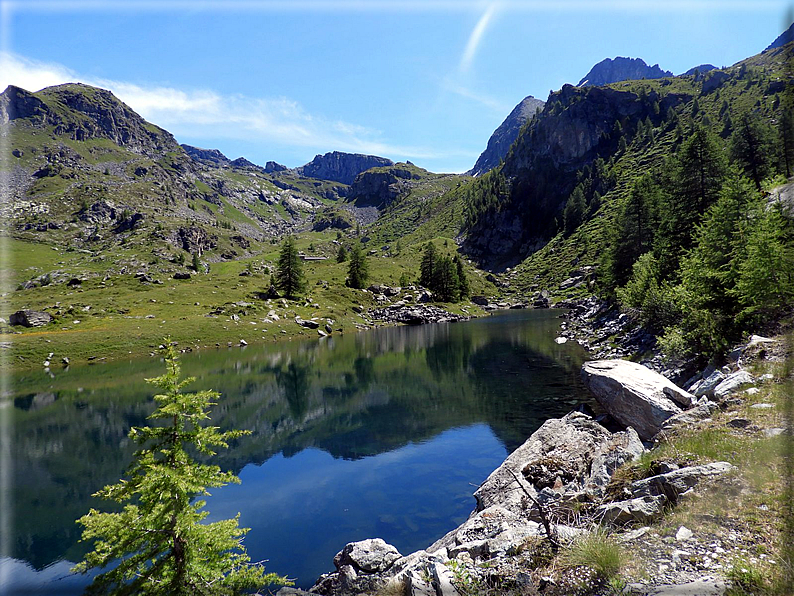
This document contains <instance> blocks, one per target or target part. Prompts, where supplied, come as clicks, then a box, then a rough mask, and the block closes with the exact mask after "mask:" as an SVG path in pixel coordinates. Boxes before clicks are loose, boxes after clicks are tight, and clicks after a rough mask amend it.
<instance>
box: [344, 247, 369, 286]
mask: <svg viewBox="0 0 794 596" xmlns="http://www.w3.org/2000/svg"><path fill="white" fill-rule="evenodd" d="M367 276H368V271H367V259H366V257H365V256H364V252H363V251H362V250H361V244H359V243H358V242H356V243H355V244H354V245H353V248H351V249H350V262H349V263H348V266H347V281H348V285H349V286H350V287H351V288H356V289H358V290H360V289H361V288H363V287H364V286H366V285H367Z"/></svg>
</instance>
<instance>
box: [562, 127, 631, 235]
mask: <svg viewBox="0 0 794 596" xmlns="http://www.w3.org/2000/svg"><path fill="white" fill-rule="evenodd" d="M618 124H619V123H618ZM586 209H587V205H586V203H585V199H584V192H583V191H582V186H581V185H579V186H577V187H576V188H574V189H573V192H572V193H571V196H570V197H568V202H566V203H565V209H563V212H562V222H563V227H564V229H565V235H566V236H569V235H571V234H572V233H573V232H574V230H576V228H578V227H579V225H581V223H582V220H583V219H584V214H585V211H586Z"/></svg>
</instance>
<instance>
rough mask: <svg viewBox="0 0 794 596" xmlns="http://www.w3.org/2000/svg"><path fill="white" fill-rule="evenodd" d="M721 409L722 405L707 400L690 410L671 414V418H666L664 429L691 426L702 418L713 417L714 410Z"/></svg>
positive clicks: (669, 429)
mask: <svg viewBox="0 0 794 596" xmlns="http://www.w3.org/2000/svg"><path fill="white" fill-rule="evenodd" d="M719 409H720V407H719V406H718V405H717V404H715V403H714V402H712V401H707V402H706V403H704V404H700V405H699V406H695V407H694V408H691V409H689V410H684V411H683V412H681V413H680V414H676V415H675V416H670V418H668V419H667V420H665V422H664V425H663V426H662V431H664V432H667V431H671V430H675V429H676V428H680V427H686V426H691V425H693V424H695V423H697V422H700V421H701V420H705V419H706V418H711V416H712V415H713V414H714V412H716V411H717V410H719Z"/></svg>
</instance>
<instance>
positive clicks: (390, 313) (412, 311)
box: [370, 301, 467, 325]
mask: <svg viewBox="0 0 794 596" xmlns="http://www.w3.org/2000/svg"><path fill="white" fill-rule="evenodd" d="M370 315H371V316H372V318H374V319H379V320H381V321H387V322H389V323H402V324H404V325H425V324H427V323H449V322H454V321H463V320H465V319H466V318H467V317H464V316H461V315H456V314H454V313H451V312H448V311H446V310H444V309H443V308H439V307H437V306H431V305H427V304H405V302H403V301H399V302H397V303H395V304H393V305H391V306H387V307H386V308H379V309H375V310H373V311H371V312H370Z"/></svg>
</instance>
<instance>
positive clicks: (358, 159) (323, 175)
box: [297, 151, 394, 184]
mask: <svg viewBox="0 0 794 596" xmlns="http://www.w3.org/2000/svg"><path fill="white" fill-rule="evenodd" d="M393 165H394V162H393V161H392V160H390V159H386V158H385V157H377V156H375V155H361V154H359V153H342V152H341V151H332V152H330V153H326V154H325V155H318V156H316V157H315V158H314V159H313V160H311V161H310V162H309V163H307V164H306V165H305V166H301V167H299V168H297V172H298V174H300V175H302V176H306V177H308V178H317V179H319V180H333V181H334V182H341V183H342V184H352V183H353V181H354V180H355V179H356V176H358V175H359V174H360V173H361V172H365V171H366V170H369V169H370V168H379V167H383V166H393Z"/></svg>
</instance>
